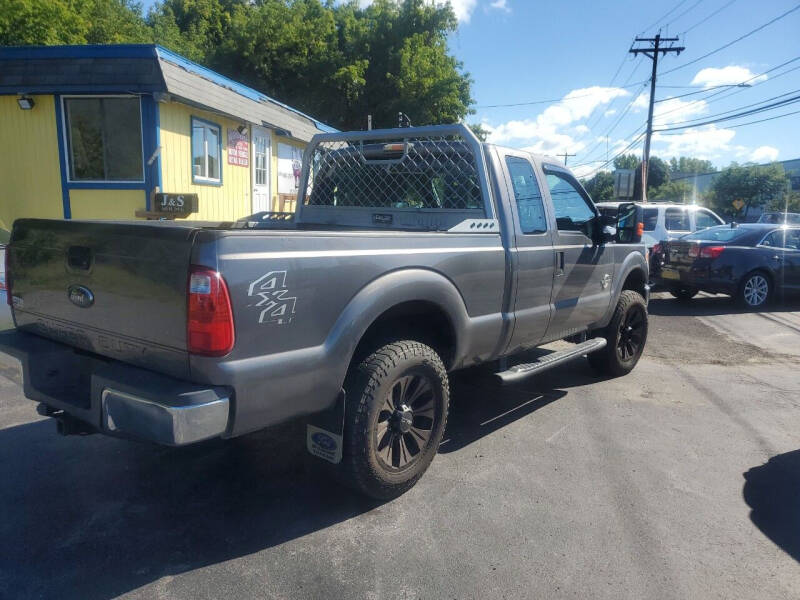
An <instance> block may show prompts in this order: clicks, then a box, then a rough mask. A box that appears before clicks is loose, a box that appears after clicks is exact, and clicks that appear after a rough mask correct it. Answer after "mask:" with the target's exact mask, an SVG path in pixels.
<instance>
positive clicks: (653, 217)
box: [597, 202, 725, 250]
mask: <svg viewBox="0 0 800 600" xmlns="http://www.w3.org/2000/svg"><path fill="white" fill-rule="evenodd" d="M620 204H622V202H599V203H598V204H597V207H598V208H599V209H601V210H602V209H604V208H606V209H615V208H617V207H618V206H619V205H620ZM636 206H638V207H639V208H640V209H641V211H642V222H643V223H644V234H643V235H642V242H643V243H644V245H645V246H647V248H648V250H649V249H650V248H652V247H653V246H655V245H656V244H657V243H659V242H661V241H662V240H673V239H675V238H679V237H681V236H682V235H686V234H687V233H693V232H695V231H698V230H700V229H707V228H709V227H714V226H715V225H724V224H725V221H723V220H722V219H721V218H719V216H717V215H716V213H714V212H713V211H711V210H709V209H707V208H704V207H702V206H696V205H693V204H671V203H669V204H668V203H663V204H661V203H656V202H649V203H647V204H642V203H639V202H637V203H636Z"/></svg>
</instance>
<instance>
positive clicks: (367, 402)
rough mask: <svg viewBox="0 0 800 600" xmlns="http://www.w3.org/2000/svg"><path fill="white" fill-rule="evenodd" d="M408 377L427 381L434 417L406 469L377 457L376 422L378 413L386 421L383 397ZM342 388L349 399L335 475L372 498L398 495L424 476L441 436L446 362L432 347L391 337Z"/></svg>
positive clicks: (446, 399) (447, 398)
mask: <svg viewBox="0 0 800 600" xmlns="http://www.w3.org/2000/svg"><path fill="white" fill-rule="evenodd" d="M406 377H412V378H414V377H420V378H424V379H426V380H427V381H428V382H429V384H430V387H431V389H432V394H433V405H434V415H435V416H434V417H432V421H433V423H432V426H431V428H430V429H431V434H430V438H429V439H428V440H427V442H426V443H425V444H424V446H423V447H418V455H417V456H416V458H415V459H414V460H413V461H412V462H409V463H408V464H407V465H406V466H405V467H404V468H399V469H393V468H392V467H391V466H390V465H387V464H386V463H385V462H384V459H383V458H379V456H378V449H377V446H378V444H379V443H380V440H377V441H376V436H377V435H378V434H379V433H380V431H379V429H378V427H379V418H381V417H382V413H383V417H384V421H385V412H386V411H385V406H386V405H385V402H386V399H387V396H388V397H391V396H390V394H392V391H393V388H394V387H395V385H396V384H397V383H398V382H400V381H401V380H403V378H406ZM412 381H415V380H414V379H412ZM410 385H411V384H409V386H410ZM345 391H346V394H347V396H346V398H347V402H346V408H345V427H344V443H343V456H342V462H341V464H340V465H339V475H340V477H339V479H340V480H341V481H342V482H343V483H345V484H346V485H348V486H350V487H352V488H354V489H356V490H357V491H360V492H362V493H364V494H366V495H368V496H370V497H372V498H376V499H379V500H388V499H392V498H396V497H398V496H400V495H401V494H403V493H405V492H406V491H408V490H409V489H410V488H411V487H413V486H414V484H415V483H416V482H417V481H418V480H419V478H420V477H422V475H423V473H425V471H426V470H427V468H428V466H429V465H430V464H431V461H432V460H433V458H434V456H436V452H437V451H438V448H439V443H440V442H441V440H442V435H443V434H444V430H445V426H446V425H447V409H448V405H449V401H450V388H449V382H448V378H447V371H446V370H445V366H444V363H442V359H441V358H439V355H438V354H437V353H436V352H435V351H434V350H433V348H431V347H430V346H426V345H425V344H422V343H420V342H417V341H413V340H403V341H397V342H391V343H388V344H386V345H384V346H382V347H381V348H378V349H377V350H375V351H374V352H373V353H372V354H370V355H369V356H367V357H366V358H364V359H363V360H362V361H361V362H360V364H358V365H357V366H356V367H355V368H354V369H352V370H351V373H350V374H349V375H348V378H347V381H346V382H345ZM414 418H415V419H416V418H417V417H416V416H415V417H414ZM426 424H427V423H426ZM402 435H407V434H402ZM415 439H416V438H415ZM407 447H408V444H406V448H407ZM390 454H391V451H390Z"/></svg>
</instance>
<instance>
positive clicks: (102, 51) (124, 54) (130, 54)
mask: <svg viewBox="0 0 800 600" xmlns="http://www.w3.org/2000/svg"><path fill="white" fill-rule="evenodd" d="M156 57H157V53H156V45H155V44H87V45H83V46H13V47H9V46H7V47H4V48H0V59H3V58H6V59H21V58H30V59H37V58H38V59H43V58H156Z"/></svg>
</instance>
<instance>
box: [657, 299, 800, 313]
mask: <svg viewBox="0 0 800 600" xmlns="http://www.w3.org/2000/svg"><path fill="white" fill-rule="evenodd" d="M647 310H648V312H649V313H650V314H651V315H656V316H660V317H711V316H717V315H735V314H743V313H754V314H758V313H781V312H794V311H800V300H798V299H797V298H788V299H786V300H784V301H774V302H770V303H769V304H768V306H766V307H765V308H764V309H763V310H761V311H757V310H749V309H746V308H742V307H741V306H739V305H738V304H736V302H734V301H733V300H732V299H731V298H730V297H728V296H706V295H700V296H695V297H694V298H692V299H691V300H677V299H675V298H673V297H672V296H670V295H669V294H658V295H657V296H654V297H652V298H650V303H649V305H648V307H647Z"/></svg>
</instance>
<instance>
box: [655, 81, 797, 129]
mask: <svg viewBox="0 0 800 600" xmlns="http://www.w3.org/2000/svg"><path fill="white" fill-rule="evenodd" d="M797 92H800V88H798V89H796V90H792V91H790V92H786V93H784V94H779V95H778V96H773V97H772V98H766V99H764V100H759V101H758V102H753V103H752V104H745V105H744V106H737V107H736V108H732V109H730V110H725V111H723V112H720V113H717V114H715V115H710V117H709V116H705V117H698V118H696V119H687V120H685V121H675V122H673V123H668V124H666V125H669V126H670V127H671V126H672V125H682V124H683V123H692V122H693V121H702V120H704V119H708V118H715V117H719V116H721V115H726V114H728V113H732V112H736V111H737V110H742V109H744V108H750V107H753V106H758V105H759V104H764V103H765V102H771V101H772V100H777V99H778V98H783V97H785V96H789V95H791V94H796V93H797ZM797 98H800V96H797Z"/></svg>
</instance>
